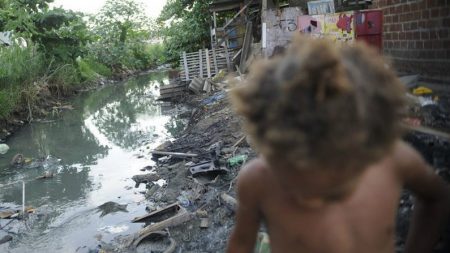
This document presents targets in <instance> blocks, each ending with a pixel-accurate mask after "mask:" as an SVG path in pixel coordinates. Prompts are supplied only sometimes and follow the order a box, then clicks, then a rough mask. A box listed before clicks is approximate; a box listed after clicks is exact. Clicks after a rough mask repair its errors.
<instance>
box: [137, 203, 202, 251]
mask: <svg viewBox="0 0 450 253" xmlns="http://www.w3.org/2000/svg"><path fill="white" fill-rule="evenodd" d="M177 206H178V207H177ZM173 208H175V210H176V209H177V208H179V209H178V211H177V212H176V214H175V215H173V216H171V217H170V218H167V219H165V220H162V221H159V222H156V223H154V224H151V225H149V226H147V227H144V228H143V229H141V230H140V231H139V232H138V233H137V234H136V235H135V236H134V237H133V239H132V240H131V242H130V243H129V247H133V248H136V247H137V246H138V245H139V243H141V241H142V240H144V239H146V238H147V237H149V236H151V235H152V234H154V233H155V232H158V231H161V230H164V229H166V228H169V227H174V226H178V225H180V224H182V223H185V222H187V221H189V220H191V219H192V218H193V215H192V213H190V212H188V211H187V210H186V209H184V208H182V207H180V206H179V205H178V204H177V203H174V204H172V205H170V206H168V207H166V208H163V209H162V210H158V211H155V212H153V213H151V214H148V215H145V217H140V218H135V219H133V221H134V222H136V220H140V221H142V220H144V219H146V220H148V219H152V218H153V219H155V217H161V215H162V214H165V213H167V211H168V210H173Z"/></svg>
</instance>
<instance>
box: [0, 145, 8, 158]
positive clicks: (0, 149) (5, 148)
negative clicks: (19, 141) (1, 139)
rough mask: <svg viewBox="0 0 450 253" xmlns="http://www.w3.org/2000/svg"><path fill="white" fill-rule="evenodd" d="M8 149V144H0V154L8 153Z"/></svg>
mask: <svg viewBox="0 0 450 253" xmlns="http://www.w3.org/2000/svg"><path fill="white" fill-rule="evenodd" d="M8 150H9V146H8V145H6V144H3V143H2V144H0V155H4V154H6V153H8Z"/></svg>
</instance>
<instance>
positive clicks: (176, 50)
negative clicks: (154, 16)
mask: <svg viewBox="0 0 450 253" xmlns="http://www.w3.org/2000/svg"><path fill="white" fill-rule="evenodd" d="M211 2H212V1H211V0H199V1H194V0H169V1H168V2H167V4H166V5H165V6H164V8H163V11H162V12H161V15H160V16H159V18H158V20H157V21H158V23H159V25H160V27H161V31H160V34H161V36H162V37H163V39H164V44H165V47H166V50H167V51H166V53H167V58H168V60H169V61H171V62H176V61H177V60H178V59H179V56H180V53H181V52H182V51H197V50H199V49H201V48H204V47H207V46H208V45H209V43H210V32H209V29H210V25H211V15H210V13H209V9H208V7H209V4H210V3H211ZM166 23H169V24H168V25H166Z"/></svg>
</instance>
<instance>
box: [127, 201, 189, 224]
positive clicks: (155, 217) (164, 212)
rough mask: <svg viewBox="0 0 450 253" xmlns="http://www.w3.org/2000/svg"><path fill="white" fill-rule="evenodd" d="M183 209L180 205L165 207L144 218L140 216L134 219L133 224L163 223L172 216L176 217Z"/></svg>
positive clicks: (174, 204)
mask: <svg viewBox="0 0 450 253" xmlns="http://www.w3.org/2000/svg"><path fill="white" fill-rule="evenodd" d="M182 209H183V208H182V207H181V206H180V205H179V203H173V204H170V205H168V206H165V207H163V208H161V209H157V210H156V211H153V212H151V213H148V214H145V215H143V216H139V217H136V218H134V219H133V220H132V221H131V222H133V223H139V222H145V223H155V222H161V221H163V220H165V219H167V218H169V217H171V216H174V215H176V214H177V213H178V212H180V211H181V210H182Z"/></svg>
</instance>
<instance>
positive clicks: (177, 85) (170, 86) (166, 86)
mask: <svg viewBox="0 0 450 253" xmlns="http://www.w3.org/2000/svg"><path fill="white" fill-rule="evenodd" d="M178 87H186V85H185V84H169V85H164V86H161V88H159V90H165V89H172V88H178Z"/></svg>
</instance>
